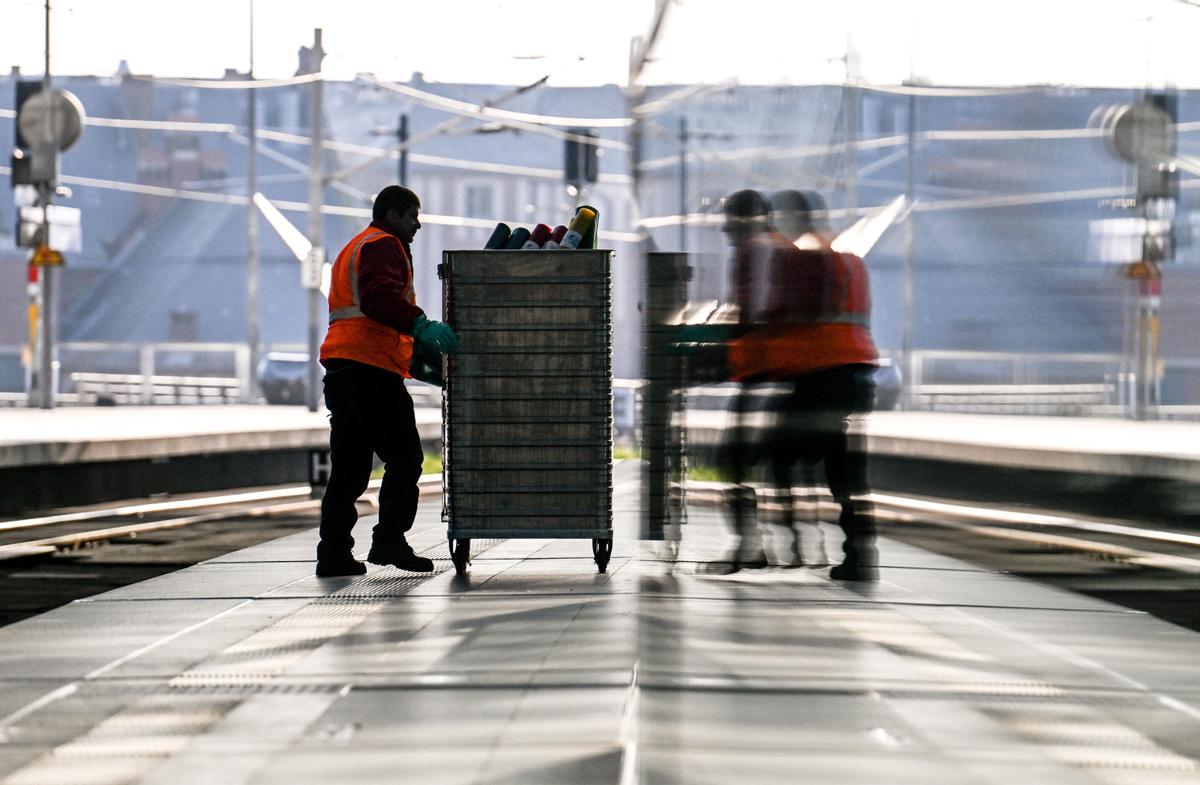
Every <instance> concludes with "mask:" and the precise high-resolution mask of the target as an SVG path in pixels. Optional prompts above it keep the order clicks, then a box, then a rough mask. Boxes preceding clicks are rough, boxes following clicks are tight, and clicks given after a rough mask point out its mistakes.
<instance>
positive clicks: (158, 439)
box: [0, 405, 441, 468]
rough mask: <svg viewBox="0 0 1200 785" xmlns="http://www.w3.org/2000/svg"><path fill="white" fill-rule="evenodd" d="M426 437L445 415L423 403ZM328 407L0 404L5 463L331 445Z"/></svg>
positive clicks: (435, 434)
mask: <svg viewBox="0 0 1200 785" xmlns="http://www.w3.org/2000/svg"><path fill="white" fill-rule="evenodd" d="M417 411H418V420H417V424H418V427H419V428H420V430H421V435H422V438H440V434H441V413H440V412H438V411H437V410H435V409H418V410H417ZM328 416H329V415H328V412H325V411H323V410H322V411H317V412H310V411H308V410H307V409H306V408H304V407H302V406H237V405H232V406H113V407H61V408H58V409H23V408H21V409H18V408H0V468H10V467H20V466H47V465H49V466H53V465H63V464H72V463H97V462H104V461H128V460H142V459H146V458H166V457H174V456H180V455H198V454H210V453H222V452H258V451H264V450H288V449H297V448H320V447H328V446H329V420H328Z"/></svg>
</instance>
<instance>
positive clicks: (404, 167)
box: [396, 112, 408, 186]
mask: <svg viewBox="0 0 1200 785" xmlns="http://www.w3.org/2000/svg"><path fill="white" fill-rule="evenodd" d="M396 137H397V138H398V139H399V140H400V144H401V145H404V143H405V142H407V141H408V113H407V112H405V113H402V114H401V115H400V127H399V129H397V131H396ZM399 174H400V179H399V180H397V181H396V182H398V183H400V185H404V186H407V185H408V147H407V146H403V147H401V148H400V172H399Z"/></svg>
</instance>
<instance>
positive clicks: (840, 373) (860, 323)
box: [729, 191, 878, 581]
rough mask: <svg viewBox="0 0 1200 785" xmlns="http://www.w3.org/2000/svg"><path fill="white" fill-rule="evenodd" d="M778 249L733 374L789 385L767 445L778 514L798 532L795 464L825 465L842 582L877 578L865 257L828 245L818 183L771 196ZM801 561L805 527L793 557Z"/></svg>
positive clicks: (872, 355) (774, 408)
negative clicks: (865, 420)
mask: <svg viewBox="0 0 1200 785" xmlns="http://www.w3.org/2000/svg"><path fill="white" fill-rule="evenodd" d="M771 207H772V213H771V224H772V228H771V229H770V230H769V235H770V236H771V242H772V243H773V244H774V246H775V249H776V250H775V252H774V253H772V254H771V257H770V269H769V270H768V271H766V273H765V278H766V289H767V297H766V299H765V302H764V303H763V304H762V305H761V307H760V308H759V309H758V310H756V311H755V312H754V313H752V314H749V316H748V318H747V319H746V320H745V321H747V322H748V324H747V329H745V330H744V331H743V333H742V334H741V335H740V336H739V337H737V338H736V339H734V340H733V341H731V342H730V344H729V363H730V367H731V369H732V372H733V375H734V378H738V379H758V380H762V381H769V382H773V383H776V384H780V383H782V384H783V385H784V387H785V390H786V392H785V394H783V395H781V396H777V397H774V398H772V399H771V400H772V402H773V403H772V405H771V413H772V418H771V419H772V427H771V428H770V429H769V430H768V432H767V435H766V439H765V442H764V444H763V454H764V455H765V457H766V459H767V460H768V461H769V463H770V469H771V476H772V480H773V484H774V486H775V497H776V502H777V509H781V510H782V514H783V517H782V520H780V521H779V522H780V523H782V524H783V525H785V526H787V527H788V528H792V529H794V530H795V527H794V524H795V521H794V520H793V508H794V500H793V498H792V493H791V489H792V487H793V481H794V479H795V478H794V477H793V474H792V470H793V468H794V467H795V466H797V465H799V466H802V467H803V468H804V469H805V473H806V474H809V475H811V473H812V469H813V468H814V467H815V465H816V464H817V463H822V464H823V465H824V469H825V476H826V480H827V483H828V485H829V489H830V491H831V492H832V494H833V496H834V498H835V499H836V500H837V502H838V504H839V505H840V507H841V514H840V516H839V520H838V522H839V524H840V526H841V528H842V531H843V534H844V536H845V540H844V543H843V546H842V547H843V551H844V558H843V560H842V562H841V563H840V564H838V565H835V566H834V567H833V569H832V570H831V571H830V575H831V577H833V578H834V579H838V580H861V581H870V580H875V579H876V577H877V569H876V566H877V561H878V560H877V556H876V550H875V525H874V515H873V512H872V510H871V508H870V505H869V503H868V501H867V498H866V497H867V495H868V492H869V491H868V485H867V464H866V451H865V445H864V442H865V439H864V437H863V436H862V434H861V432H860V429H857V426H856V423H857V422H861V418H862V417H863V416H864V415H865V414H866V413H868V412H869V411H870V410H871V408H872V404H873V398H874V383H873V374H874V372H875V368H876V361H877V359H878V354H877V352H876V349H875V344H874V342H873V341H872V339H871V332H870V311H871V299H870V291H869V284H868V278H867V270H866V267H865V265H864V264H863V261H862V260H861V259H860V258H858V257H857V256H854V255H853V254H849V253H839V252H838V251H835V250H833V248H832V247H831V246H830V236H829V233H828V231H827V229H826V226H825V221H824V216H825V215H826V213H827V211H826V209H825V203H824V200H823V199H821V197H820V195H819V194H817V193H815V192H812V191H805V192H800V191H782V192H780V193H778V194H776V195H775V196H774V197H772V198H771ZM800 562H802V555H801V548H800V537H799V530H795V537H794V539H793V563H797V564H798V563H800Z"/></svg>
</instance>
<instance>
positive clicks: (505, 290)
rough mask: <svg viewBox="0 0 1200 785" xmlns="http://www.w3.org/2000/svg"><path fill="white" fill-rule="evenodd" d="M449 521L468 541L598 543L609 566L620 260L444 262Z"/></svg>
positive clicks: (508, 257) (463, 254)
mask: <svg viewBox="0 0 1200 785" xmlns="http://www.w3.org/2000/svg"><path fill="white" fill-rule="evenodd" d="M439 275H440V276H441V278H442V298H443V313H444V315H445V319H446V322H447V323H448V324H450V325H451V326H452V327H453V328H454V330H455V332H457V333H458V335H459V338H460V341H461V343H460V346H459V349H458V351H456V352H455V353H454V354H453V355H451V356H450V357H449V358H448V359H447V363H446V387H445V394H444V396H443V407H444V414H445V418H444V422H445V431H446V432H445V434H444V438H443V439H442V445H443V446H442V451H443V456H442V457H443V471H444V480H445V481H444V483H443V488H444V491H443V493H444V508H443V509H444V513H443V514H444V517H445V520H446V523H447V534H446V536H447V538H448V539H449V540H450V555H451V558H452V560H453V562H454V567H455V570H456V571H457V573H458V574H459V575H462V574H464V573H465V572H466V569H467V565H468V564H469V563H470V551H471V540H472V539H473V538H475V539H494V538H514V537H515V538H521V537H525V538H543V537H546V538H550V537H553V538H568V539H569V538H579V539H591V541H592V555H593V557H594V558H595V560H596V566H597V567H598V568H599V570H600V572H604V571H606V570H607V569H608V562H609V558H610V556H611V555H612V251H607V250H587V251H445V252H444V253H443V256H442V265H441V267H440V268H439Z"/></svg>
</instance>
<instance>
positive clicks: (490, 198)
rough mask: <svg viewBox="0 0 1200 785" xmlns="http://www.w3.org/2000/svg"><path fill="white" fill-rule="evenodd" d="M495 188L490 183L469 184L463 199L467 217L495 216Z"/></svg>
mask: <svg viewBox="0 0 1200 785" xmlns="http://www.w3.org/2000/svg"><path fill="white" fill-rule="evenodd" d="M495 193H496V191H495V189H494V188H493V187H492V186H490V185H468V186H467V189H466V194H465V198H464V199H463V202H464V208H465V211H466V217H467V218H494V217H495V215H496V208H495Z"/></svg>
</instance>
